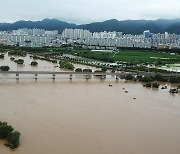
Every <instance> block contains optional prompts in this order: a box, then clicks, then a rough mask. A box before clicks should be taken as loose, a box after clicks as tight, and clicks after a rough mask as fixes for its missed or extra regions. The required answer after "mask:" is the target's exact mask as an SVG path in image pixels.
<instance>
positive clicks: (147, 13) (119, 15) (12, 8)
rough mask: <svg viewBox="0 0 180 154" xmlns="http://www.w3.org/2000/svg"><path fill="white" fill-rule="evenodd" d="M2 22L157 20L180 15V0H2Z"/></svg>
mask: <svg viewBox="0 0 180 154" xmlns="http://www.w3.org/2000/svg"><path fill="white" fill-rule="evenodd" d="M0 2H1V4H2V5H1V12H3V13H2V14H1V15H0V23H2V22H9V23H12V22H15V21H18V20H33V21H37V20H42V19H44V18H57V19H60V20H63V21H67V22H71V23H76V24H85V23H91V22H97V21H104V20H107V19H117V20H127V19H131V20H140V19H146V20H156V19H162V18H163V19H176V18H179V14H180V10H179V7H178V5H177V4H178V0H171V1H169V0H168V1H166V2H164V1H163V0H159V1H155V0H151V1H145V0H139V1H138V2H137V1H133V0H126V1H124V0H112V1H111V2H110V1H108V0H92V1H87V0H76V1H72V0H69V1H68V2H67V1H65V0H61V1H58V0H54V1H50V0H47V1H45V2H44V1H42V0H36V1H26V0H18V1H12V0H6V1H3V0H0Z"/></svg>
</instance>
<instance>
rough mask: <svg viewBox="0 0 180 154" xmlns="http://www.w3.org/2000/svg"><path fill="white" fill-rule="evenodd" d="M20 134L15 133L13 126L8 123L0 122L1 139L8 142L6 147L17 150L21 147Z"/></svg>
mask: <svg viewBox="0 0 180 154" xmlns="http://www.w3.org/2000/svg"><path fill="white" fill-rule="evenodd" d="M20 135H21V134H20V133H19V132H18V131H14V128H13V127H12V126H11V125H8V124H7V122H2V121H0V139H3V140H6V143H5V144H4V145H5V146H7V147H9V148H11V149H15V148H17V147H18V145H19V139H20Z"/></svg>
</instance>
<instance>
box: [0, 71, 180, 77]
mask: <svg viewBox="0 0 180 154" xmlns="http://www.w3.org/2000/svg"><path fill="white" fill-rule="evenodd" d="M0 74H19V75H20V74H52V75H111V76H124V75H127V74H131V75H137V73H135V72H118V73H111V72H73V71H70V72H52V71H0ZM138 75H141V76H143V75H155V73H151V72H139V73H138ZM162 75H163V76H180V74H176V73H169V74H168V73H162Z"/></svg>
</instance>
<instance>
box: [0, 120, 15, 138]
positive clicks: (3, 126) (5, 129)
mask: <svg viewBox="0 0 180 154" xmlns="http://www.w3.org/2000/svg"><path fill="white" fill-rule="evenodd" d="M13 130H14V128H12V126H10V125H8V124H7V123H6V122H0V138H1V139H6V138H7V137H8V136H9V134H10V133H11V132H12V131H13Z"/></svg>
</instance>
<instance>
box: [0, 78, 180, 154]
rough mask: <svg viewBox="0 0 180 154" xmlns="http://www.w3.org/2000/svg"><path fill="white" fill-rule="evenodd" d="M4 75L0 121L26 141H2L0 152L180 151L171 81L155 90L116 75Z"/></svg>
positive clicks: (179, 108) (179, 105)
mask: <svg viewBox="0 0 180 154" xmlns="http://www.w3.org/2000/svg"><path fill="white" fill-rule="evenodd" d="M2 78H3V79H0V120H2V121H7V122H8V123H9V124H11V125H12V126H13V127H14V128H15V129H16V130H18V131H19V132H20V133H21V140H20V146H19V148H18V149H16V150H15V151H11V150H9V149H8V148H6V147H4V145H3V141H0V154H179V153H180V95H179V94H176V95H172V94H170V93H169V91H168V89H169V88H170V85H168V89H167V90H161V89H159V90H153V89H149V88H145V87H143V86H142V85H141V83H132V82H127V83H125V82H124V80H115V78H112V77H109V78H107V79H105V80H100V79H95V78H93V79H90V80H85V79H84V78H81V77H74V79H73V80H69V79H68V78H61V79H57V80H55V81H52V80H50V79H41V80H38V81H34V80H33V79H26V80H19V81H16V80H15V79H12V78H9V79H5V78H4V76H2ZM79 78H81V79H79ZM109 83H110V84H112V87H109V86H108V84H109ZM125 90H127V91H128V93H125Z"/></svg>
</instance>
